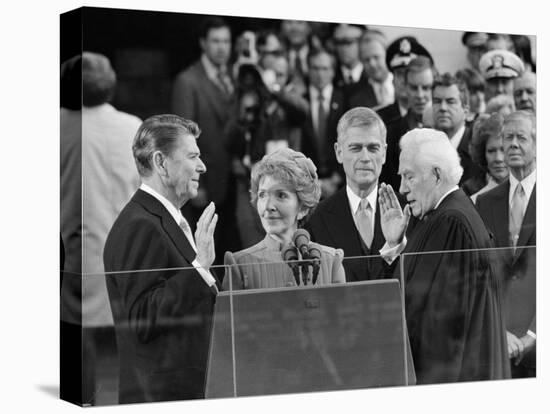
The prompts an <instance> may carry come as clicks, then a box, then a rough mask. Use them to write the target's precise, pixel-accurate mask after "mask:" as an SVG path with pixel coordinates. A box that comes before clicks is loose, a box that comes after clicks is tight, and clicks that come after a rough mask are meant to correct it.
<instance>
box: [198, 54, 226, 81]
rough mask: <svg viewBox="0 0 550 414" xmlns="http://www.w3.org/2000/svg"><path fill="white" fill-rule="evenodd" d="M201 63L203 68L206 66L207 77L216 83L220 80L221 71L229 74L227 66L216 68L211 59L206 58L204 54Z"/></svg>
mask: <svg viewBox="0 0 550 414" xmlns="http://www.w3.org/2000/svg"><path fill="white" fill-rule="evenodd" d="M201 62H202V66H204V70H205V71H206V76H208V78H209V79H213V80H214V81H217V80H218V72H219V71H220V70H221V71H222V72H226V73H227V66H225V65H224V66H221V67H217V66H215V65H214V64H213V63H212V62H211V61H210V59H208V58H207V57H206V55H205V54H204V53H203V54H202V56H201Z"/></svg>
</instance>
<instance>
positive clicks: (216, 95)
mask: <svg viewBox="0 0 550 414" xmlns="http://www.w3.org/2000/svg"><path fill="white" fill-rule="evenodd" d="M197 77H198V81H199V83H201V84H203V85H204V88H203V89H202V92H204V95H205V97H206V99H208V101H210V104H211V107H212V109H213V112H214V113H215V115H216V116H217V117H218V118H219V119H220V121H222V122H225V120H226V113H227V112H228V111H227V105H228V104H229V103H230V100H229V99H228V98H227V97H225V96H224V94H223V92H222V91H221V90H220V88H219V87H218V86H217V85H216V84H215V83H214V82H212V81H211V80H210V79H209V78H208V76H207V75H206V70H205V69H204V66H203V65H202V63H201V62H200V61H199V62H197Z"/></svg>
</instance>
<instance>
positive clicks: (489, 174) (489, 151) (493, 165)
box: [463, 113, 508, 203]
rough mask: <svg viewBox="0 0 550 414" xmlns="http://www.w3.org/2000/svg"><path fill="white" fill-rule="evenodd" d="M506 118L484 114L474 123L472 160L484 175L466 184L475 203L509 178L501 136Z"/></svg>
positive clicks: (499, 115) (464, 185)
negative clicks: (485, 193) (480, 196)
mask: <svg viewBox="0 0 550 414" xmlns="http://www.w3.org/2000/svg"><path fill="white" fill-rule="evenodd" d="M503 121H504V117H503V116H502V115H501V114H499V113H495V114H492V115H486V114H482V115H480V116H479V118H478V119H477V120H476V122H475V123H474V130H473V134H472V159H473V160H474V162H476V163H478V164H479V165H481V167H482V169H483V174H482V175H480V176H478V177H472V178H471V179H469V180H467V181H466V182H465V183H464V184H463V187H464V190H465V191H466V192H467V193H468V194H471V195H470V197H471V199H472V201H473V202H474V203H475V201H476V198H477V196H478V195H479V194H481V193H484V192H486V191H489V190H490V189H492V188H494V187H496V186H497V185H498V184H500V183H502V182H503V181H504V180H506V178H508V167H507V166H506V164H505V163H504V149H503V146H502V137H501V136H500V133H501V130H502V124H503Z"/></svg>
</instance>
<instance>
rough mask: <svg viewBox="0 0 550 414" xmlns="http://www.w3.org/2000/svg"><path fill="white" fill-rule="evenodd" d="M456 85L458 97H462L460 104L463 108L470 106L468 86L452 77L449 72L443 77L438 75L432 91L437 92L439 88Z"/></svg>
mask: <svg viewBox="0 0 550 414" xmlns="http://www.w3.org/2000/svg"><path fill="white" fill-rule="evenodd" d="M453 85H456V87H457V88H458V95H459V97H460V103H461V104H462V107H463V108H464V107H466V106H469V105H470V92H469V91H468V86H467V85H466V83H465V82H461V81H460V80H459V79H458V78H456V77H455V76H453V75H451V74H450V73H449V72H446V73H444V74H443V75H437V76H436V77H435V79H434V83H433V86H432V90H435V88H436V87H438V86H444V87H450V86H453Z"/></svg>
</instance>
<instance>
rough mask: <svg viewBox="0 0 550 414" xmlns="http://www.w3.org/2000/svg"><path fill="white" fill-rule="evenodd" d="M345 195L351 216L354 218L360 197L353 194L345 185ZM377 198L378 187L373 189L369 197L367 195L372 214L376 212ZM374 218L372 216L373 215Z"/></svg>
mask: <svg viewBox="0 0 550 414" xmlns="http://www.w3.org/2000/svg"><path fill="white" fill-rule="evenodd" d="M346 194H347V195H348V200H349V207H350V209H351V214H352V215H353V216H355V213H356V212H357V209H358V208H359V204H360V203H361V197H359V196H358V195H357V194H355V193H354V192H353V190H352V189H351V187H350V186H349V185H346ZM377 198H378V186H376V187H374V190H372V191H371V192H370V193H369V195H367V200H369V204H370V207H371V208H372V211H373V213H375V212H376V200H377ZM373 217H374V214H373Z"/></svg>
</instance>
